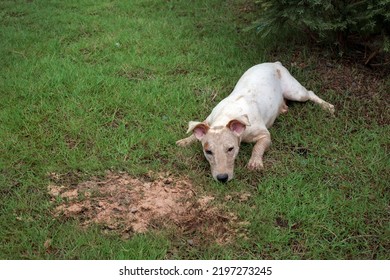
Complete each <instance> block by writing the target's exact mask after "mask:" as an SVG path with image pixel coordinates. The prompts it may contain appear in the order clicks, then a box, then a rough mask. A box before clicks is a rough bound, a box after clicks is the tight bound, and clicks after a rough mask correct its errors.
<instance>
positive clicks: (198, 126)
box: [187, 121, 210, 140]
mask: <svg viewBox="0 0 390 280" xmlns="http://www.w3.org/2000/svg"><path fill="white" fill-rule="evenodd" d="M209 129H210V127H209V126H208V125H207V124H206V123H204V122H192V121H191V122H190V123H189V124H188V130H187V133H190V132H192V133H194V135H195V137H196V139H198V140H201V139H202V138H203V136H205V135H206V133H207V131H209Z"/></svg>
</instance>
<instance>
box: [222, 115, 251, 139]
mask: <svg viewBox="0 0 390 280" xmlns="http://www.w3.org/2000/svg"><path fill="white" fill-rule="evenodd" d="M250 125H251V124H250V122H249V119H248V115H242V116H240V117H238V118H236V119H234V120H231V121H230V122H229V123H228V124H227V125H226V127H227V128H229V129H230V130H231V131H232V132H234V133H235V134H236V135H237V136H241V134H242V133H243V132H244V131H245V129H246V127H247V126H250Z"/></svg>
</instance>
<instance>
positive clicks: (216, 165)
mask: <svg viewBox="0 0 390 280" xmlns="http://www.w3.org/2000/svg"><path fill="white" fill-rule="evenodd" d="M249 125H250V124H249V120H248V116H247V115H243V116H241V117H239V118H237V119H233V120H230V121H229V122H228V123H227V124H226V125H225V126H214V127H213V126H212V127H210V126H209V125H208V124H207V123H205V122H190V123H189V128H188V132H192V133H193V134H194V135H195V137H196V138H197V139H198V140H199V141H200V142H201V143H202V146H203V153H204V155H205V157H206V159H207V160H208V161H209V163H210V167H211V174H212V175H213V178H214V179H215V180H216V181H219V182H223V183H225V182H227V181H230V180H231V179H233V175H234V160H235V159H236V157H237V155H238V151H239V149H240V142H241V136H242V134H243V132H244V131H245V129H246V127H247V126H249Z"/></svg>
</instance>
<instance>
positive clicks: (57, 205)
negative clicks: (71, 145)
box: [48, 172, 240, 244]
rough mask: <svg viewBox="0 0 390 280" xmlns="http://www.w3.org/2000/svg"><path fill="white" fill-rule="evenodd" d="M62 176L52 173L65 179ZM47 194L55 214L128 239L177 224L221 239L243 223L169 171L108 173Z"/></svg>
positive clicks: (55, 187) (226, 238)
mask: <svg viewBox="0 0 390 280" xmlns="http://www.w3.org/2000/svg"><path fill="white" fill-rule="evenodd" d="M59 177H60V176H59V175H57V174H52V176H51V178H52V179H53V178H54V179H55V181H61V180H58V178H59ZM153 177H154V178H153ZM48 193H49V195H50V196H51V201H52V203H53V205H54V209H53V214H54V216H55V217H57V218H75V219H77V220H79V221H80V223H81V225H82V226H84V227H86V226H89V225H91V224H98V225H101V226H102V227H103V228H104V229H105V230H106V231H109V232H116V233H119V234H120V235H122V237H124V238H128V237H130V235H131V234H132V233H144V232H146V231H150V230H153V229H159V228H170V227H174V228H175V230H179V231H180V232H181V233H182V234H187V235H191V236H192V235H194V236H202V239H207V240H210V241H215V242H217V243H220V244H223V243H227V242H230V241H232V240H233V239H234V235H235V234H234V233H235V232H236V231H235V230H234V227H235V225H239V224H240V223H239V222H238V219H237V217H236V216H235V215H234V214H232V213H226V212H224V211H223V210H222V208H221V206H216V205H215V203H214V202H213V201H214V197H212V196H207V195H201V196H200V195H198V194H197V192H196V190H195V189H194V186H193V185H192V183H191V182H190V181H189V180H188V179H185V178H176V177H174V176H171V175H169V174H159V175H153V174H150V176H148V177H147V178H146V179H140V178H135V177H132V176H130V175H128V174H127V173H113V172H108V173H107V174H106V176H105V177H104V178H100V179H99V178H92V179H91V180H89V181H86V182H82V183H79V184H77V185H68V186H66V185H56V184H52V185H49V186H48ZM197 241H200V240H196V237H195V238H194V239H191V240H190V242H191V244H193V243H194V242H197Z"/></svg>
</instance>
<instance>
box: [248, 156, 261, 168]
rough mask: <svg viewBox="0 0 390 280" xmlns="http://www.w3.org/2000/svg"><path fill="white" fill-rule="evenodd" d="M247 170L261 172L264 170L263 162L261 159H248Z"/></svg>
mask: <svg viewBox="0 0 390 280" xmlns="http://www.w3.org/2000/svg"><path fill="white" fill-rule="evenodd" d="M247 167H248V169H250V170H261V169H263V168H264V165H263V160H262V159H258V158H255V159H252V158H251V159H250V160H249V162H248V165H247Z"/></svg>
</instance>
